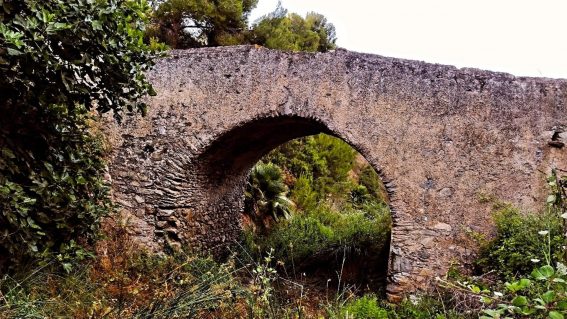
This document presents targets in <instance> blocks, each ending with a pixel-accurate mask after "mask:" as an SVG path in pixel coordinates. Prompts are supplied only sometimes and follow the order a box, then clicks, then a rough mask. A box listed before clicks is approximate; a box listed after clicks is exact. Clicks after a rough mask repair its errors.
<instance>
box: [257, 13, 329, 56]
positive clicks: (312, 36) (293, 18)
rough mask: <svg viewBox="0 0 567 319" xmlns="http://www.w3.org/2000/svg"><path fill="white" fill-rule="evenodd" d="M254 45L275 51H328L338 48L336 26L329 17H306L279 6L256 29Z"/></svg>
mask: <svg viewBox="0 0 567 319" xmlns="http://www.w3.org/2000/svg"><path fill="white" fill-rule="evenodd" d="M251 34H252V39H251V42H252V43H255V44H260V45H263V46H265V47H268V48H272V49H280V50H289V51H308V52H315V51H319V52H326V51H328V50H331V49H334V48H335V42H336V32H335V27H334V26H333V25H332V24H331V23H329V22H327V19H326V18H325V16H323V15H321V14H319V13H315V12H310V13H308V14H307V15H306V16H305V18H303V17H301V16H300V15H298V14H296V13H288V12H287V10H285V9H283V8H281V7H278V8H277V9H276V10H275V11H274V12H272V13H270V14H268V15H266V16H264V17H262V18H260V19H259V21H258V22H256V23H255V24H254V25H253V27H252V32H251Z"/></svg>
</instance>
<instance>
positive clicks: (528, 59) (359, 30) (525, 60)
mask: <svg viewBox="0 0 567 319" xmlns="http://www.w3.org/2000/svg"><path fill="white" fill-rule="evenodd" d="M276 5H277V0H260V1H259V3H258V7H257V8H256V9H255V10H254V11H253V12H252V14H251V20H252V21H254V20H255V19H257V18H258V17H260V16H262V15H264V14H266V13H268V12H271V11H273V10H274V9H275V7H276ZM282 6H283V7H284V8H286V9H288V10H289V11H290V12H297V13H300V14H302V15H304V14H305V13H306V12H309V11H315V12H319V13H322V14H323V15H325V16H326V17H327V19H328V20H329V21H330V22H332V23H333V24H334V25H335V27H336V29H337V38H338V40H337V45H338V46H339V47H342V48H345V49H348V50H352V51H359V52H367V53H375V54H380V55H384V56H391V57H398V58H407V59H415V60H423V61H427V62H436V63H443V64H451V65H456V66H458V67H476V68H482V69H488V70H494V71H503V72H508V73H512V74H515V75H525V76H544V77H552V78H567V1H566V0H533V1H525V0H515V1H513V0H471V1H468V0H467V1H464V0H390V1H382V0H349V1H344V0H282Z"/></svg>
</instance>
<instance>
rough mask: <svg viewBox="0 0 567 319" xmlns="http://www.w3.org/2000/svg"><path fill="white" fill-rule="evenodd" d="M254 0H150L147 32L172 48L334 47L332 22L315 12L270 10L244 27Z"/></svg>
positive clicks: (309, 49) (334, 39)
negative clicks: (152, 5) (153, 3)
mask: <svg viewBox="0 0 567 319" xmlns="http://www.w3.org/2000/svg"><path fill="white" fill-rule="evenodd" d="M257 2H258V1H257V0H222V1H210V0H166V1H163V2H159V3H156V7H157V9H156V10H155V12H154V14H153V18H152V22H153V23H152V27H151V28H150V30H149V31H148V36H149V37H151V36H153V37H157V38H159V39H160V40H161V41H163V42H165V43H167V44H168V45H169V46H171V47H172V48H176V49H183V48H190V47H203V46H222V45H236V44H258V45H262V46H265V47H268V48H271V49H280V50H290V51H310V52H314V51H320V52H325V51H328V50H331V49H333V48H334V47H335V41H336V34H335V28H334V26H333V25H332V24H331V23H329V22H328V21H327V19H326V18H325V17H324V16H323V15H321V14H318V13H315V12H310V13H308V14H307V15H306V16H305V18H304V17H301V16H300V15H298V14H295V13H288V12H287V10H285V9H283V8H282V7H281V6H279V5H278V7H277V8H276V10H275V11H274V12H272V13H270V14H268V15H266V16H264V17H262V18H260V19H259V20H258V21H256V22H255V23H254V24H253V25H252V26H251V27H248V15H249V14H250V11H252V9H254V8H255V7H256V4H257Z"/></svg>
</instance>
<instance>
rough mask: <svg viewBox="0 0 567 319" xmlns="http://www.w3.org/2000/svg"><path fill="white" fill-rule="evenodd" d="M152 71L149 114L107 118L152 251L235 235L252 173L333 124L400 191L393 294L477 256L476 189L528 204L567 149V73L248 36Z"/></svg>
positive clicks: (137, 220) (119, 184)
mask: <svg viewBox="0 0 567 319" xmlns="http://www.w3.org/2000/svg"><path fill="white" fill-rule="evenodd" d="M148 77H149V79H150V81H151V82H152V83H153V85H154V87H155V88H156V90H157V92H158V95H157V96H156V97H152V98H151V99H149V101H148V103H149V106H150V108H149V113H148V115H147V116H146V117H145V118H141V119H140V118H129V119H126V120H125V122H124V123H122V124H121V125H118V124H116V123H113V122H109V123H108V124H107V125H106V129H105V130H106V132H107V135H108V137H109V140H110V142H111V144H112V147H113V152H112V157H111V163H110V173H111V176H112V180H113V185H112V187H113V194H114V197H115V200H116V202H117V203H118V204H119V205H120V206H121V207H122V208H123V211H124V213H125V214H127V215H128V216H130V220H131V222H132V234H133V236H135V237H136V238H137V239H138V240H139V242H140V243H142V244H143V245H146V246H147V247H149V248H151V249H154V250H160V249H162V248H163V246H164V245H165V246H167V245H186V246H190V247H217V246H223V245H224V246H226V245H228V243H230V242H231V241H232V240H233V239H235V238H236V236H238V233H239V227H238V221H237V219H238V216H237V214H239V213H240V208H241V207H240V206H239V205H242V204H239V203H241V202H242V189H243V181H244V179H245V178H246V175H247V172H248V169H249V168H250V167H251V166H252V165H253V164H254V163H255V162H256V160H257V159H259V158H260V157H261V155H263V154H264V153H266V152H267V151H269V150H270V149H272V148H273V147H275V146H277V145H279V144H281V143H283V142H285V141H287V140H290V139H292V138H294V137H300V136H304V135H310V134H315V133H318V132H326V133H330V134H331V135H335V136H337V137H340V138H341V139H343V140H344V141H346V142H347V143H349V144H350V145H352V146H353V147H354V148H355V149H357V150H358V151H359V152H360V153H361V154H362V155H363V156H364V157H365V158H366V159H367V160H368V161H369V162H370V163H371V164H372V166H373V167H374V168H375V169H376V171H377V172H379V173H380V174H381V175H382V177H383V178H384V181H385V182H386V185H387V186H389V188H390V190H391V191H393V194H392V196H391V205H392V207H394V208H395V212H394V213H393V229H392V243H391V245H392V249H391V255H390V277H389V285H388V292H389V294H390V296H391V297H393V298H396V297H399V296H400V295H401V294H403V293H408V292H412V291H415V290H416V289H427V287H429V285H428V283H429V282H431V281H432V280H434V278H435V276H439V275H443V274H444V272H445V271H446V270H447V269H448V267H449V265H450V263H451V262H452V261H453V260H455V259H461V260H469V259H470V258H471V256H472V254H473V253H474V249H473V248H472V247H471V246H472V243H471V241H470V239H467V236H466V234H465V233H466V231H467V230H469V229H472V230H474V231H486V232H488V231H490V230H491V213H490V205H487V204H485V203H481V202H479V200H478V194H479V193H484V194H490V195H493V196H495V197H497V198H499V199H501V200H505V201H510V202H512V203H514V204H516V205H518V206H520V207H522V208H525V209H528V210H536V209H537V208H538V206H539V203H540V202H541V201H542V200H543V198H544V195H545V194H544V193H545V188H544V187H543V185H542V184H543V179H542V178H541V176H540V174H539V173H538V172H539V171H548V170H549V169H550V167H553V166H561V165H563V166H565V165H567V164H565V163H567V152H566V149H567V148H565V147H564V148H560V147H557V145H559V143H557V141H555V143H553V145H554V146H553V145H552V144H550V143H548V142H549V140H550V139H551V138H556V139H557V138H558V136H559V138H560V139H567V135H565V133H564V132H565V131H567V81H565V80H550V79H536V78H518V77H514V76H512V75H509V74H503V73H494V72H487V71H481V70H473V69H456V68H454V67H451V66H443V65H435V64H428V63H423V62H417V61H407V60H400V59H393V58H385V57H380V56H375V55H367V54H360V53H353V52H348V51H344V50H337V51H335V52H331V53H326V54H307V53H285V52H279V51H272V50H266V49H263V48H256V47H250V46H240V47H225V48H207V49H198V50H187V51H172V52H170V54H169V57H167V58H164V59H162V60H160V61H158V64H157V65H156V67H155V68H154V69H153V70H152V71H151V72H150V73H149V74H148ZM565 142H567V141H565ZM394 185H395V189H394Z"/></svg>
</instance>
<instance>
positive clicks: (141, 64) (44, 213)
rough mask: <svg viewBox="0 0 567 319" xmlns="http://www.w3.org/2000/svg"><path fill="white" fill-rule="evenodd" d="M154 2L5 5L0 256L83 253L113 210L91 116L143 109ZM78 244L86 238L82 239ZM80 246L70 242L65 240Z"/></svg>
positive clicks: (0, 19)
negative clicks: (149, 15) (146, 41)
mask: <svg viewBox="0 0 567 319" xmlns="http://www.w3.org/2000/svg"><path fill="white" fill-rule="evenodd" d="M148 10H149V6H148V5H147V3H146V2H145V1H144V0H127V1H117V0H112V1H72V2H68V1H61V0H43V1H32V0H25V1H15V0H5V1H0V73H1V74H2V77H0V96H1V97H2V98H1V99H0V114H2V116H0V254H2V255H3V256H9V258H11V260H10V262H12V264H13V262H15V261H16V259H17V258H16V256H18V257H34V258H35V257H46V258H50V257H51V256H49V255H51V254H55V255H56V257H57V259H58V260H59V261H60V262H61V263H62V264H63V265H64V267H66V268H67V269H69V266H70V263H69V260H70V259H73V258H74V257H79V259H80V258H81V257H82V256H84V254H83V253H82V247H84V244H85V243H86V242H88V241H89V240H92V239H93V238H94V237H95V235H94V234H95V233H96V231H97V228H98V222H99V220H100V218H101V217H102V216H104V215H105V214H107V213H109V211H110V202H109V200H108V187H107V185H105V183H104V182H103V179H102V176H103V174H104V167H105V164H104V161H103V155H104V153H103V148H102V145H101V143H100V140H99V139H97V138H95V137H94V136H93V135H92V134H91V133H92V132H91V129H92V125H91V124H92V119H93V113H94V111H95V110H96V111H98V112H100V113H104V112H109V111H113V115H114V116H115V117H116V118H117V119H120V118H122V116H123V115H124V113H133V112H136V111H139V112H141V113H144V112H145V105H144V104H143V103H138V102H137V101H138V100H139V99H140V98H141V97H142V96H144V95H146V94H148V93H149V94H151V93H153V89H152V87H151V85H150V84H149V83H148V82H147V81H146V79H145V77H144V71H145V70H147V69H148V68H149V67H150V66H151V65H152V58H153V56H154V53H155V52H156V51H155V50H154V49H158V46H157V45H153V44H152V45H151V46H148V45H146V44H144V43H143V41H142V40H143V33H144V22H145V21H146V20H147V18H146V17H147V13H148ZM79 239H83V240H82V241H80V240H79ZM72 240H75V242H74V244H72V245H69V244H67V243H68V242H70V241H72Z"/></svg>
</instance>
